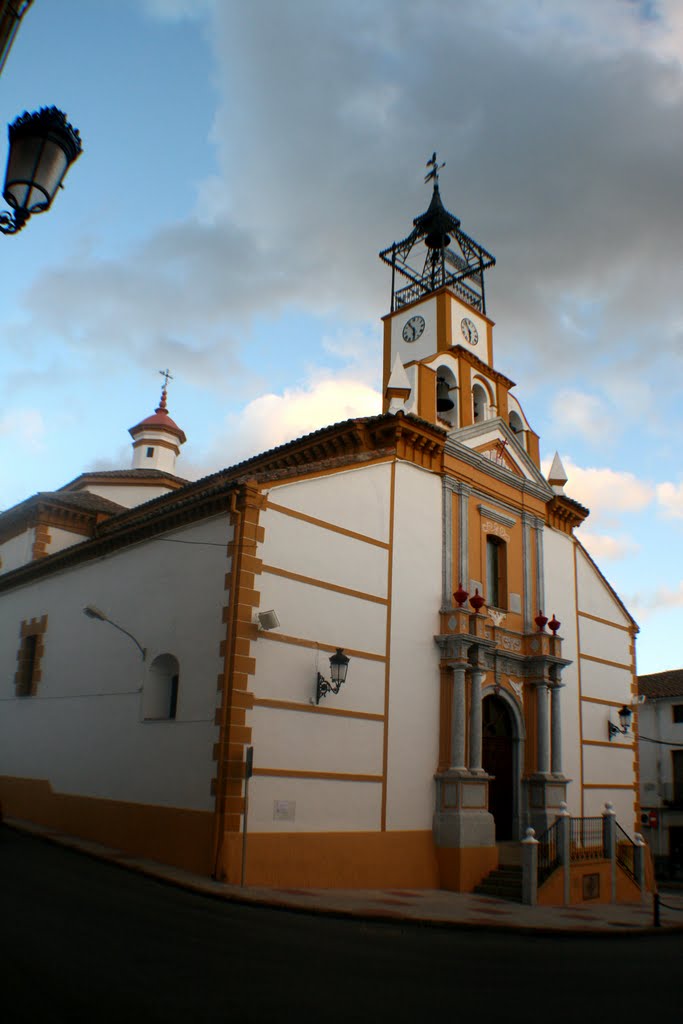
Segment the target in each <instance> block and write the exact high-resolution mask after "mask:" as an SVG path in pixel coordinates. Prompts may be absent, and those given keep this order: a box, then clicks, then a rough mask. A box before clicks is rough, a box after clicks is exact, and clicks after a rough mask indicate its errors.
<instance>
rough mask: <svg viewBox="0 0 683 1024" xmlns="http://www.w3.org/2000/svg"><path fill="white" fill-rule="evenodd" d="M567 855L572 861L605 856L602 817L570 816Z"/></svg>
mask: <svg viewBox="0 0 683 1024" xmlns="http://www.w3.org/2000/svg"><path fill="white" fill-rule="evenodd" d="M569 828H570V831H569V857H570V860H571V861H572V863H575V862H576V861H583V860H603V859H604V858H605V856H606V852H605V840H604V835H603V823H602V818H601V817H600V818H571V819H570V824H569Z"/></svg>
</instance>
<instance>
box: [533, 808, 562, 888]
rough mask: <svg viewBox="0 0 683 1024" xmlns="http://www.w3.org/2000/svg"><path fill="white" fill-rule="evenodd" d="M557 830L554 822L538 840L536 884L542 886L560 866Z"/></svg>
mask: <svg viewBox="0 0 683 1024" xmlns="http://www.w3.org/2000/svg"><path fill="white" fill-rule="evenodd" d="M558 832H559V829H558V827H557V822H556V821H555V822H554V823H553V824H552V825H551V826H550V827H549V828H547V829H546V830H545V832H544V833H543V834H542V835H541V836H540V837H539V840H538V871H537V877H538V884H539V885H543V883H544V882H545V880H546V879H547V878H550V876H551V875H552V873H553V871H555V869H556V868H557V867H559V864H560V846H559V843H558V841H557V837H558Z"/></svg>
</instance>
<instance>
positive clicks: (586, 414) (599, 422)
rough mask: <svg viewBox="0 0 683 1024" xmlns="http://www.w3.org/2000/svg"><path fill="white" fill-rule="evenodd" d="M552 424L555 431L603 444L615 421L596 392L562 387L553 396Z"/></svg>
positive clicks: (614, 426)
mask: <svg viewBox="0 0 683 1024" xmlns="http://www.w3.org/2000/svg"><path fill="white" fill-rule="evenodd" d="M551 416H552V420H553V427H554V429H555V430H557V432H558V433H559V434H580V435H581V436H582V437H584V438H586V439H588V440H590V441H593V442H600V443H602V444H604V441H605V438H606V437H607V438H610V439H613V437H614V433H615V430H616V429H617V427H618V421H617V420H616V419H615V417H614V414H613V413H611V412H610V410H609V409H608V408H607V406H606V404H605V402H604V401H603V400H602V399H600V398H598V396H597V395H591V394H588V393H587V392H585V391H577V390H573V389H571V388H565V389H564V390H562V391H559V392H558V394H557V395H556V396H555V397H554V398H553V404H552V412H551Z"/></svg>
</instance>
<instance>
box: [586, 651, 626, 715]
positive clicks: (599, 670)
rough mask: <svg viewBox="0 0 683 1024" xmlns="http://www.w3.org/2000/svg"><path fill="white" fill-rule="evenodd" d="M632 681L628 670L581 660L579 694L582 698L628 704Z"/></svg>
mask: <svg viewBox="0 0 683 1024" xmlns="http://www.w3.org/2000/svg"><path fill="white" fill-rule="evenodd" d="M632 681H633V676H632V674H631V670H630V669H627V668H617V667H616V666H615V665H603V664H602V663H601V662H599V661H591V660H590V659H588V658H582V659H581V692H582V694H583V696H584V697H597V698H599V699H600V700H611V701H616V702H618V703H620V704H624V703H626V704H630V702H631V683H632Z"/></svg>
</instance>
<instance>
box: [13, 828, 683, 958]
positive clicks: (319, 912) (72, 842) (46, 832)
mask: <svg viewBox="0 0 683 1024" xmlns="http://www.w3.org/2000/svg"><path fill="white" fill-rule="evenodd" d="M4 825H5V826H6V827H7V828H9V829H12V830H13V831H15V832H20V833H25V834H27V835H30V836H32V837H33V838H35V839H38V840H42V841H44V842H48V843H53V844H54V845H57V846H63V847H65V848H66V849H69V850H71V851H72V852H74V853H79V854H81V855H83V856H86V857H90V858H91V859H93V860H99V861H102V862H104V863H108V864H112V865H114V866H115V867H118V868H122V869H124V870H126V871H131V872H133V873H135V874H139V875H143V876H144V877H146V878H151V879H153V880H154V881H156V882H159V883H161V884H162V885H168V886H171V887H173V888H176V889H184V890H186V891H188V892H192V893H194V894H195V895H198V896H203V897H206V898H208V899H213V900H222V901H223V902H227V903H234V904H238V905H242V906H255V907H261V908H266V909H269V910H280V911H284V912H287V913H294V914H308V915H311V914H313V915H315V916H317V917H333V918H337V919H342V920H355V921H366V922H376V923H378V924H391V925H397V924H400V925H402V926H406V925H407V926H414V927H418V928H419V927H426V928H436V929H440V930H446V931H453V930H459V931H477V932H505V933H508V934H512V935H525V936H531V935H534V936H539V937H541V938H542V937H556V938H567V939H572V938H580V937H582V936H590V937H591V938H593V939H596V938H599V939H610V940H613V939H628V938H629V937H630V936H644V935H651V936H660V935H669V934H672V933H676V934H678V933H683V923H682V924H680V925H678V924H666V925H662V926H661V927H659V928H654V927H653V926H646V927H640V926H637V925H635V926H633V927H629V926H625V927H624V929H623V930H611V931H610V930H608V928H607V926H606V925H605V926H603V927H595V926H592V925H591V924H587V925H586V926H581V927H575V928H568V927H563V926H562V925H557V926H553V925H548V924H539V925H534V924H528V925H524V924H518V923H514V922H511V921H500V922H498V921H487V922H485V923H481V922H475V921H467V920H458V919H452V920H448V919H444V918H440V917H431V916H429V915H425V916H421V917H413V916H409V915H405V914H402V913H401V912H400V911H398V910H381V909H373V908H368V907H366V908H348V909H344V908H342V907H325V906H320V905H312V906H303V905H302V904H301V903H297V902H295V901H291V900H288V899H287V897H286V896H285V895H283V896H280V895H278V896H277V897H274V898H271V899H269V898H268V897H267V896H265V895H260V894H259V895H256V894H254V893H250V892H249V890H248V887H247V890H246V891H241V890H239V889H238V891H235V890H236V889H237V887H230V888H228V887H227V885H226V884H225V883H221V882H216V881H214V880H213V879H208V878H207V883H206V884H203V883H202V882H194V881H193V880H192V879H191V878H182V877H178V876H177V875H176V874H175V871H174V869H173V868H171V867H170V866H169V867H167V866H166V865H164V864H161V863H159V864H157V863H156V862H154V861H144V860H143V859H139V858H135V857H132V856H131V855H130V854H127V853H124V851H122V850H121V851H117V850H114V849H112V848H111V847H107V846H104V845H103V844H100V843H96V842H95V841H91V840H82V839H78V838H77V837H75V836H74V837H72V836H67V835H65V834H64V833H60V832H57V831H53V830H50V829H49V828H48V827H47V826H40V825H39V826H35V825H33V823H32V822H27V821H23V820H20V819H16V818H13V819H7V818H6V819H5V821H4ZM178 870H182V869H178ZM216 886H224V888H222V889H216V888H215V887H216ZM276 892H277V893H278V894H279V892H280V890H274V893H276ZM501 902H503V901H501Z"/></svg>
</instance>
